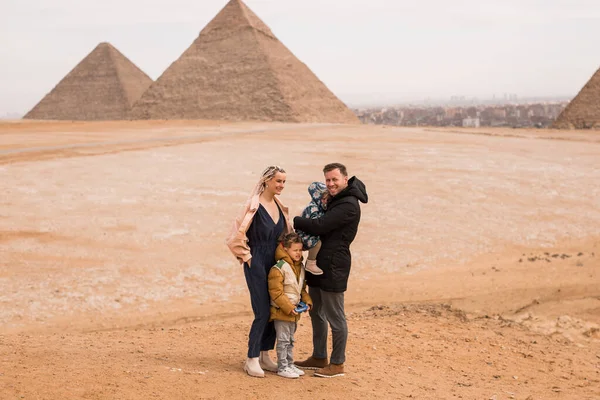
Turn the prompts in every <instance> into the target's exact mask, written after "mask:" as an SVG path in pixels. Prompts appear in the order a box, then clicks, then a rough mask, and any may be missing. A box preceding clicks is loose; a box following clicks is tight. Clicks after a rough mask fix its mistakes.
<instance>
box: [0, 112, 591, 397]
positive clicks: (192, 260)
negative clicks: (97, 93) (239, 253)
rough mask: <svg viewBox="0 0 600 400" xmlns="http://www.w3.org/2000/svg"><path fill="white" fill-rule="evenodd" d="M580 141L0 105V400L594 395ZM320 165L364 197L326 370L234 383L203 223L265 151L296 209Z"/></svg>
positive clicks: (240, 285)
mask: <svg viewBox="0 0 600 400" xmlns="http://www.w3.org/2000/svg"><path fill="white" fill-rule="evenodd" d="M599 156H600V134H599V133H598V132H593V131H592V132H589V131H572V132H562V131H554V130H552V131H551V130H548V131H541V130H515V129H484V128H481V129H458V128H456V129H439V128H436V129H434V128H393V127H381V126H359V125H354V126H350V125H346V126H345V125H332V124H282V123H225V122H203V121H195V122H185V121H179V122H178V121H170V122H164V121H144V122H108V123H101V122H86V123H84V122H78V123H71V122H50V121H46V122H36V121H14V122H3V123H1V124H0V399H20V398H24V399H151V398H156V399H200V398H202V399H205V398H206V399H208V398H213V399H221V398H263V399H279V398H281V396H282V393H285V396H286V397H290V398H292V397H295V398H298V397H300V396H302V397H310V398H318V399H338V398H340V399H341V398H344V399H354V398H385V399H388V398H399V399H405V398H411V399H460V398H462V399H497V400H498V399H531V400H533V399H536V400H537V399H598V398H600V273H599V272H600V203H599V200H598V199H599V198H600V161H599V160H600V157H599ZM333 161H337V162H342V163H345V164H346V165H347V166H348V169H349V172H350V173H351V174H355V175H357V176H358V177H359V178H360V179H361V180H363V181H364V182H365V184H366V186H367V190H368V192H369V203H368V204H367V205H364V206H363V208H362V210H363V217H362V222H361V225H360V228H359V233H358V236H357V238H356V241H355V242H354V243H353V245H352V252H353V267H352V274H351V278H350V282H349V290H348V292H347V293H346V313H347V315H348V320H349V327H350V337H349V344H348V353H347V357H348V360H347V363H346V369H347V374H346V376H344V377H340V378H335V379H322V378H316V377H313V376H311V375H312V373H310V372H309V373H308V374H307V376H305V377H303V378H301V379H298V380H294V381H290V380H286V379H283V378H280V377H277V376H276V375H274V374H268V375H267V377H266V378H265V379H256V378H250V377H248V376H246V375H245V374H244V373H243V371H242V370H241V367H242V363H243V361H244V359H245V354H246V348H245V346H246V338H247V332H248V329H249V326H250V323H251V321H252V313H251V309H250V304H249V298H248V294H247V289H246V287H245V282H244V278H243V273H242V271H241V269H240V267H239V265H238V264H237V262H236V261H235V259H234V258H233V257H232V256H231V254H230V253H229V252H228V250H227V248H226V247H225V245H224V239H225V237H226V235H227V232H228V231H229V228H230V226H231V222H232V220H233V217H234V215H236V213H237V212H238V210H239V208H240V206H241V204H242V202H243V201H244V200H245V198H246V196H247V194H248V192H249V190H250V189H251V188H252V187H253V185H254V183H255V182H256V180H257V177H258V175H259V174H260V172H261V171H262V169H263V168H264V167H265V166H267V165H269V164H279V165H281V166H283V167H284V168H285V169H286V170H287V172H288V181H287V185H286V189H285V190H284V192H283V194H282V196H281V200H282V201H283V202H284V203H285V204H286V205H288V206H289V207H290V210H291V212H292V214H298V213H299V212H300V210H301V209H302V208H303V207H304V205H305V204H306V203H307V201H308V200H309V198H308V193H307V191H306V188H307V186H308V184H310V183H311V182H313V181H315V180H320V179H321V178H322V174H321V168H322V166H323V165H324V164H326V163H328V162H333ZM310 350H311V337H310V320H309V318H307V317H305V318H303V319H302V320H301V322H300V326H299V329H298V334H297V342H296V348H295V354H296V358H297V359H303V358H305V357H306V356H307V355H309V353H310Z"/></svg>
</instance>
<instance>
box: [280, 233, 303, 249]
mask: <svg viewBox="0 0 600 400" xmlns="http://www.w3.org/2000/svg"><path fill="white" fill-rule="evenodd" d="M294 243H302V239H300V236H299V235H298V234H297V233H295V232H292V233H288V234H287V235H284V236H283V237H282V238H281V244H282V245H283V247H285V248H288V249H289V248H290V247H292V244H294Z"/></svg>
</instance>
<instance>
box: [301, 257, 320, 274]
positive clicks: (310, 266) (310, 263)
mask: <svg viewBox="0 0 600 400" xmlns="http://www.w3.org/2000/svg"><path fill="white" fill-rule="evenodd" d="M304 269H306V271H308V272H310V273H311V274H313V275H323V270H322V269H321V268H319V267H317V260H306V265H305V266H304Z"/></svg>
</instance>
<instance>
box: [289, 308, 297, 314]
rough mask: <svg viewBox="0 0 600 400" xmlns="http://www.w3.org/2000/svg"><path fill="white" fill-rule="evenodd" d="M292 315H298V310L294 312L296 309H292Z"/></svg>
mask: <svg viewBox="0 0 600 400" xmlns="http://www.w3.org/2000/svg"><path fill="white" fill-rule="evenodd" d="M290 315H298V313H297V312H296V310H294V309H293V308H292V312H291V313H290Z"/></svg>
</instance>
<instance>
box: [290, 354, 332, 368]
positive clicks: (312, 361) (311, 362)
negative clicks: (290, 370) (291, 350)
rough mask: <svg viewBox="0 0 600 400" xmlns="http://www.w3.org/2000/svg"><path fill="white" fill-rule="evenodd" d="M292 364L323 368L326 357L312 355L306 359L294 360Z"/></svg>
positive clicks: (301, 366)
mask: <svg viewBox="0 0 600 400" xmlns="http://www.w3.org/2000/svg"><path fill="white" fill-rule="evenodd" d="M294 364H295V365H296V366H297V367H299V368H302V369H319V368H325V367H326V366H327V358H314V357H313V356H310V357H308V358H307V359H306V360H304V361H296V362H295V363H294Z"/></svg>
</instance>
